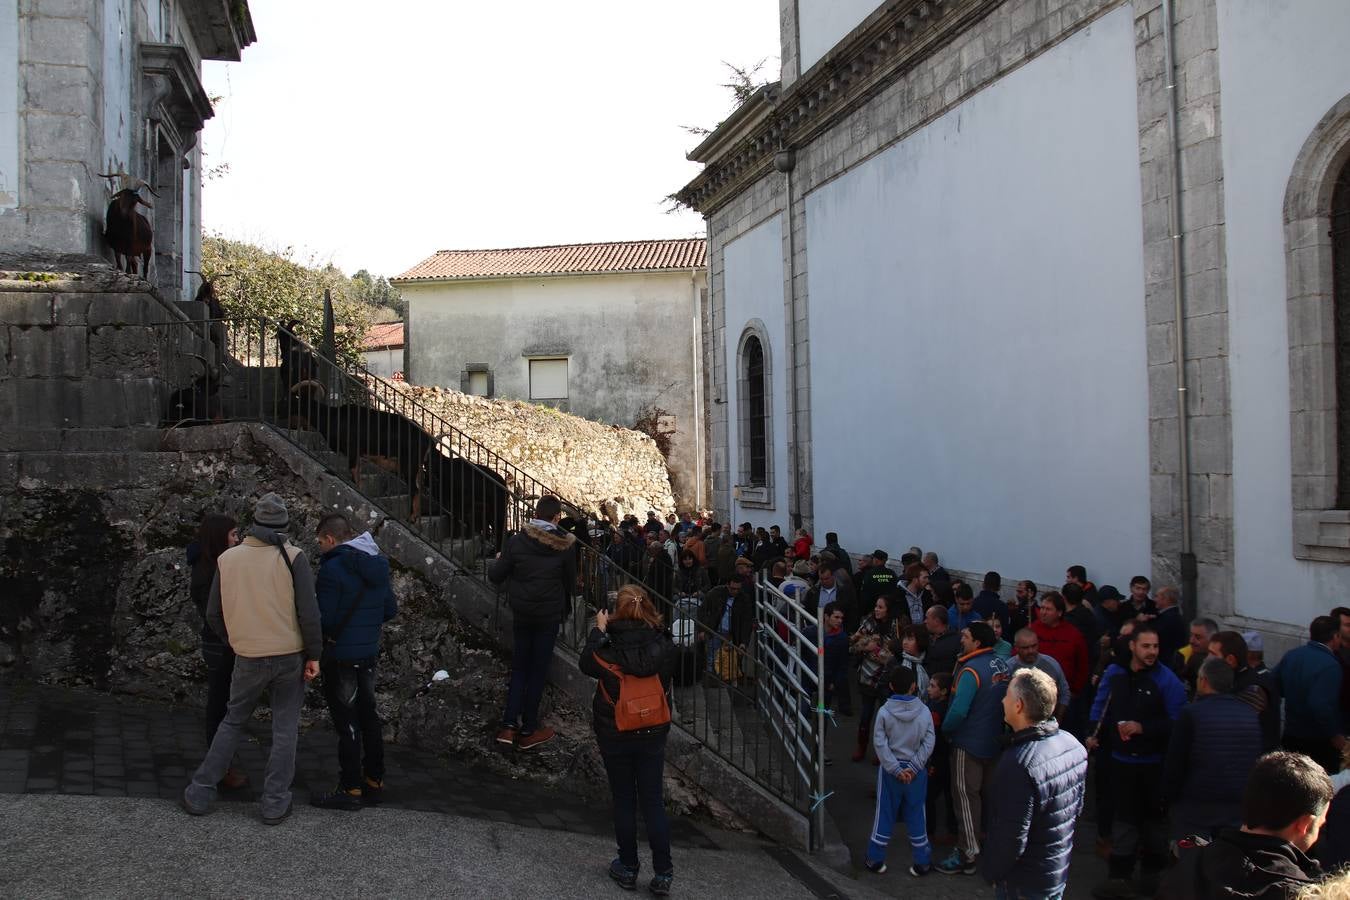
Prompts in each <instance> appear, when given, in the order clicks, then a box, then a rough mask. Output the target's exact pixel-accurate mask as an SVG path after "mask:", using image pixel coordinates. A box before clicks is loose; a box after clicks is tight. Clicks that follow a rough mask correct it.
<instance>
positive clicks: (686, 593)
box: [675, 550, 709, 597]
mask: <svg viewBox="0 0 1350 900" xmlns="http://www.w3.org/2000/svg"><path fill="white" fill-rule="evenodd" d="M708 587H709V584H708V570H707V569H705V568H703V566H700V565H699V564H698V557H696V556H695V555H694V552H693V551H692V550H681V551H680V567H679V568H678V569H676V570H675V593H676V594H678V595H680V596H682V597H702V596H703V595H704V594H705V593H706V592H707V590H708Z"/></svg>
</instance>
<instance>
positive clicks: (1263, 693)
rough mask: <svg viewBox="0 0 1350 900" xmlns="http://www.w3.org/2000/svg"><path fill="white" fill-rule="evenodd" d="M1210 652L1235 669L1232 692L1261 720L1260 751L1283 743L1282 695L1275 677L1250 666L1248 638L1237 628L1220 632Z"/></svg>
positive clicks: (1271, 748) (1214, 637)
mask: <svg viewBox="0 0 1350 900" xmlns="http://www.w3.org/2000/svg"><path fill="white" fill-rule="evenodd" d="M1209 655H1210V656H1217V657H1218V658H1219V659H1222V660H1223V661H1224V662H1226V663H1227V664H1228V668H1230V669H1232V670H1233V692H1234V694H1235V696H1237V698H1238V699H1239V700H1241V701H1242V702H1244V703H1246V704H1247V705H1249V706H1250V707H1251V708H1252V709H1254V710H1256V715H1257V717H1258V720H1259V721H1260V723H1261V751H1262V752H1263V753H1268V752H1270V751H1271V750H1274V749H1275V748H1276V747H1278V746H1279V745H1280V698H1279V695H1278V694H1276V692H1275V677H1274V676H1273V675H1271V673H1270V672H1269V670H1267V671H1265V672H1258V671H1256V670H1255V669H1253V668H1252V667H1251V666H1249V665H1247V641H1246V640H1245V639H1244V638H1243V637H1242V635H1240V634H1238V633H1237V632H1236V631H1220V632H1219V633H1218V634H1216V635H1214V636H1213V637H1212V638H1210V639H1209Z"/></svg>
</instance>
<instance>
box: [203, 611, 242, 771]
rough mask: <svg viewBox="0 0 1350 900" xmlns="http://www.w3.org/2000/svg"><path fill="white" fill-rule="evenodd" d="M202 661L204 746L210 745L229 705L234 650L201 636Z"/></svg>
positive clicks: (227, 645)
mask: <svg viewBox="0 0 1350 900" xmlns="http://www.w3.org/2000/svg"><path fill="white" fill-rule="evenodd" d="M202 662H204V663H206V723H205V724H206V746H207V747H208V748H209V747H210V746H211V741H212V739H214V738H215V736H216V729H217V728H219V727H220V720H221V719H223V718H225V710H226V709H227V708H228V707H229V705H230V679H231V678H232V677H233V676H234V651H233V650H231V649H230V645H229V644H223V643H220V641H219V640H218V639H217V640H209V641H208V640H207V639H206V638H202Z"/></svg>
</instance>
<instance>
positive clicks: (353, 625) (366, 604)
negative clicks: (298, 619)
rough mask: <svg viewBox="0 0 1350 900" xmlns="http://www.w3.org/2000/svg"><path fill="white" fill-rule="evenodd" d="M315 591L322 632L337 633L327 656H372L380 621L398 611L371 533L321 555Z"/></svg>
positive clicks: (377, 645) (377, 644) (386, 566)
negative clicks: (334, 642) (321, 620)
mask: <svg viewBox="0 0 1350 900" xmlns="http://www.w3.org/2000/svg"><path fill="white" fill-rule="evenodd" d="M315 595H316V596H317V598H318V602H319V614H320V616H322V618H323V633H324V636H325V637H333V636H334V634H335V633H336V644H335V645H334V646H332V647H330V648H329V654H330V658H331V659H336V660H358V659H370V658H372V657H374V656H375V655H376V654H378V653H379V651H380V632H381V630H382V626H383V625H384V623H385V622H387V621H389V620H390V619H392V618H393V617H394V616H395V615H397V614H398V600H397V599H395V597H394V591H393V589H392V588H391V587H390V584H389V560H388V559H386V558H385V557H384V556H382V555H381V554H380V548H379V545H377V544H376V543H375V538H373V537H372V536H371V534H370V532H368V531H367V532H364V533H362V534H361V535H359V536H357V537H355V538H353V539H352V540H350V541H347V542H346V543H344V544H338V545H337V546H336V547H334V548H333V549H332V550H329V551H328V552H327V553H325V554H324V555H323V556H321V557H320V558H319V577H318V580H317V582H316V584H315ZM353 604H357V605H356V608H355V609H354V610H353V607H352V605H353ZM349 612H350V615H351V618H350V619H348V618H347V616H348V613H349ZM344 621H346V624H345V625H343V622H344ZM339 629H341V630H340V631H339Z"/></svg>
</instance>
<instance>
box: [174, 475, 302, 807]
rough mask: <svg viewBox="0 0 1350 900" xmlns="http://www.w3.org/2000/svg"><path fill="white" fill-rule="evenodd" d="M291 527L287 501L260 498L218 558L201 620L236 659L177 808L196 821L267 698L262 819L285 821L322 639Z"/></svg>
mask: <svg viewBox="0 0 1350 900" xmlns="http://www.w3.org/2000/svg"><path fill="white" fill-rule="evenodd" d="M289 521H290V519H289V516H288V514H287V512H286V504H285V502H284V501H283V500H282V499H281V498H280V497H278V496H277V495H276V494H273V493H268V494H265V495H264V496H263V497H262V498H261V499H259V500H258V502H257V504H256V505H255V506H254V509H253V527H252V528H250V529H249V532H248V536H247V537H245V538H244V540H243V542H241V543H240V544H239V545H238V546H235V547H232V548H230V549H229V550H226V551H225V552H224V553H222V554H221V555H220V560H219V568H218V570H217V572H216V577H215V580H214V581H213V582H212V583H211V594H210V597H209V599H208V600H207V605H206V621H207V624H208V625H210V626H211V628H212V629H213V630H214V631H215V632H216V633H217V634H218V635H220V637H221V639H222V640H224V641H226V642H227V643H229V645H230V647H231V649H233V650H234V653H235V657H236V658H235V663H234V678H233V679H232V680H231V683H230V705H229V707H228V708H227V710H226V713H225V719H224V720H223V721H222V722H221V723H220V727H219V728H217V729H216V736H215V739H214V740H212V741H211V749H210V750H208V751H207V752H206V759H204V760H202V764H201V765H200V766H199V767H198V768H197V771H196V772H195V773H193V776H192V782H191V783H190V784H189V785H188V786H187V788H186V789H185V790H184V791H183V795H182V797H181V798H180V801H179V802H180V805H181V806H182V807H183V809H184V810H185V811H187V812H188V813H190V814H192V815H194V816H203V815H206V814H207V813H209V812H210V811H211V802H212V801H213V800H215V797H216V784H217V783H218V782H219V781H220V779H221V778H222V777H223V776H224V774H225V769H226V768H227V767H228V766H229V764H230V760H231V759H232V758H233V757H234V751H235V748H236V747H237V746H238V744H239V740H240V737H241V736H242V734H243V727H244V723H245V722H247V721H248V719H249V717H250V716H251V715H252V714H253V708H254V707H255V706H256V705H257V703H258V698H259V697H260V696H261V695H262V692H263V691H267V693H268V698H269V701H270V703H271V707H272V753H271V755H270V756H269V757H268V760H267V777H266V779H265V780H264V782H263V794H262V820H263V822H265V823H266V824H268V825H277V824H279V823H281V822H282V821H284V820H285V819H286V817H287V816H289V815H290V814H291V781H292V780H293V779H294V777H295V745H296V741H297V737H298V734H299V727H300V706H301V703H302V702H303V701H304V697H305V682H306V681H313V680H314V679H315V678H316V677H318V674H319V656H320V654H321V653H322V652H323V632H322V627H321V625H320V618H319V606H318V604H317V603H316V602H315V599H314V572H313V570H311V569H310V567H309V561H308V560H307V559H305V554H304V551H302V550H301V549H300V548H299V547H295V546H292V545H291V544H289V543H287V542H286V526H287V525H288V523H289Z"/></svg>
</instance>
